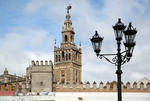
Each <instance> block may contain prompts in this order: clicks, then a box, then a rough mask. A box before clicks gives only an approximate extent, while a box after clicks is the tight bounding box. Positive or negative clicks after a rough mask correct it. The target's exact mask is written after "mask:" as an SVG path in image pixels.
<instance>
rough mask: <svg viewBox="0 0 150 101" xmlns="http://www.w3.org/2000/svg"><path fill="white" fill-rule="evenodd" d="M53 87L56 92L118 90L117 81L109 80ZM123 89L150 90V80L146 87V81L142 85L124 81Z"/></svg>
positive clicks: (126, 90) (132, 90) (133, 90)
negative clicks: (138, 85)
mask: <svg viewBox="0 0 150 101" xmlns="http://www.w3.org/2000/svg"><path fill="white" fill-rule="evenodd" d="M53 89H54V90H55V92H117V82H116V81H113V82H111V83H110V82H107V83H106V84H104V83H103V82H100V83H99V84H97V83H96V82H93V83H92V84H90V83H89V82H87V83H85V84H83V83H80V84H69V83H67V84H58V83H57V84H53ZM122 91H123V92H150V82H149V83H147V84H146V88H144V83H143V82H141V83H140V87H139V88H138V87H137V83H136V82H134V83H133V85H131V84H130V82H127V83H126V84H123V83H122Z"/></svg>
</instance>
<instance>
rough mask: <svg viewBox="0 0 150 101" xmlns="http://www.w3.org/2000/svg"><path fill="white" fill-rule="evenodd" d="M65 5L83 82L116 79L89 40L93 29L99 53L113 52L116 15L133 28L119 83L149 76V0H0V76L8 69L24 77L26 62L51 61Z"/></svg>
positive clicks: (58, 36) (112, 69)
mask: <svg viewBox="0 0 150 101" xmlns="http://www.w3.org/2000/svg"><path fill="white" fill-rule="evenodd" d="M68 4H71V5H72V9H71V10H70V14H71V20H72V22H73V27H74V29H75V43H76V45H77V46H79V43H80V41H81V43H82V78H83V79H82V81H83V82H84V81H90V82H93V81H97V82H100V81H103V82H107V81H113V80H116V74H115V71H116V67H115V66H114V65H112V64H110V63H108V62H107V61H105V60H104V59H102V60H101V59H99V58H97V57H96V55H95V53H94V52H93V49H92V45H91V43H90V40H89V38H91V37H92V36H93V35H94V33H95V30H98V32H99V34H100V35H101V36H102V37H104V40H103V43H102V51H101V53H115V52H116V41H115V36H114V32H113V29H112V25H114V24H115V23H116V22H117V20H118V18H121V19H122V22H123V23H124V24H125V25H128V23H129V22H132V24H133V26H134V27H136V29H137V30H138V33H137V36H136V39H135V40H136V46H135V50H134V53H133V57H132V59H131V61H130V62H129V63H127V64H125V65H123V67H122V70H123V75H122V81H125V82H127V81H131V82H133V81H138V80H140V79H142V78H143V77H147V78H149V79H150V66H149V65H150V45H149V43H150V1H149V0H0V74H2V73H3V71H4V69H5V67H7V69H8V71H9V73H11V74H14V73H16V74H17V75H25V73H26V67H28V66H29V65H30V64H31V60H35V61H36V60H52V61H53V51H54V40H55V39H56V40H57V45H58V46H60V43H61V30H62V26H63V23H64V20H65V15H66V7H67V6H68ZM123 41H124V39H123ZM123 41H122V42H123ZM123 50H124V46H123V44H122V51H123Z"/></svg>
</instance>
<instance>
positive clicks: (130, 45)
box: [90, 18, 137, 101]
mask: <svg viewBox="0 0 150 101" xmlns="http://www.w3.org/2000/svg"><path fill="white" fill-rule="evenodd" d="M125 28H126V26H125V25H124V24H123V23H122V22H121V19H120V18H119V19H118V22H117V23H116V24H115V26H113V29H114V33H115V38H116V41H117V53H116V54H100V51H101V45H102V41H103V38H102V37H100V36H99V35H98V32H97V31H96V32H95V35H94V36H93V37H92V38H91V39H90V40H91V42H92V45H93V49H94V51H95V53H96V55H97V56H98V57H99V58H100V59H102V58H105V59H106V60H107V61H108V62H110V63H112V64H115V65H116V66H117V70H116V74H117V87H118V101H122V91H121V74H122V73H123V72H122V70H121V66H122V65H123V64H124V63H126V62H129V61H130V59H131V57H132V53H133V49H134V46H135V41H134V39H135V35H136V33H137V30H136V29H135V28H133V26H132V24H131V22H130V23H129V25H128V28H127V30H125ZM123 33H124V36H125V42H124V46H125V51H123V52H121V40H122V35H123ZM110 55H111V56H112V55H113V56H114V58H113V59H112V60H110V59H109V58H107V57H106V56H110Z"/></svg>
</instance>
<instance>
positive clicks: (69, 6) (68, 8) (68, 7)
mask: <svg viewBox="0 0 150 101" xmlns="http://www.w3.org/2000/svg"><path fill="white" fill-rule="evenodd" d="M71 7H72V6H71V5H70V4H69V5H68V6H67V13H69V10H70V9H71Z"/></svg>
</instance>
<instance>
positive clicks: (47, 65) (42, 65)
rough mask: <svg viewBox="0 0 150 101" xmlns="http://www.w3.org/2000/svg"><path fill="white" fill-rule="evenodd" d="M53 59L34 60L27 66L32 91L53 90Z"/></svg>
mask: <svg viewBox="0 0 150 101" xmlns="http://www.w3.org/2000/svg"><path fill="white" fill-rule="evenodd" d="M52 68H53V64H52V61H51V60H50V61H47V60H46V61H42V60H41V61H38V60H37V61H32V62H31V65H30V66H29V67H28V68H27V81H28V82H29V85H30V84H31V92H44V91H45V92H50V91H52Z"/></svg>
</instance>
